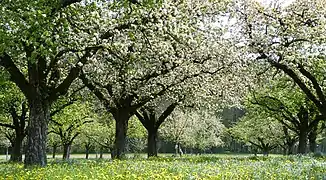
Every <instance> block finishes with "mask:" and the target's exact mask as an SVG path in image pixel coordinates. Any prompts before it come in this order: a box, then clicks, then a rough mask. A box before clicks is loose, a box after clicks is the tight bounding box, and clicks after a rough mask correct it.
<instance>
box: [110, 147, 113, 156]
mask: <svg viewBox="0 0 326 180" xmlns="http://www.w3.org/2000/svg"><path fill="white" fill-rule="evenodd" d="M110 155H111V157H110V158H111V159H113V156H114V150H113V148H110Z"/></svg>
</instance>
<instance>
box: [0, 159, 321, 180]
mask: <svg viewBox="0 0 326 180" xmlns="http://www.w3.org/2000/svg"><path fill="white" fill-rule="evenodd" d="M73 157H75V158H76V159H71V160H69V161H66V162H63V161H61V160H59V159H55V160H51V159H49V165H48V166H47V167H45V168H30V169H24V166H23V164H12V163H7V162H2V163H0V179H76V180H77V179H78V180H79V179H189V180H190V179H297V180H298V179H326V160H325V159H322V158H319V159H316V158H312V157H309V156H289V157H283V156H274V157H267V158H266V157H253V156H250V157H248V156H247V157H246V156H244V155H201V156H184V157H181V158H180V157H176V158H173V157H170V155H169V157H160V158H153V159H145V158H142V157H140V158H130V159H126V160H121V161H111V160H108V159H102V160H100V159H90V160H84V159H79V158H78V157H81V156H79V155H73ZM82 157H84V156H82Z"/></svg>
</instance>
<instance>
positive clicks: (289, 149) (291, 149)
mask: <svg viewBox="0 0 326 180" xmlns="http://www.w3.org/2000/svg"><path fill="white" fill-rule="evenodd" d="M294 144H295V141H293V142H292V143H289V144H288V145H287V155H291V154H293V149H294Z"/></svg>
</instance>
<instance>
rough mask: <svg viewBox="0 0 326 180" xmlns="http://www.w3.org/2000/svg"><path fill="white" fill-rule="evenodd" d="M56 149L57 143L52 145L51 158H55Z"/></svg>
mask: <svg viewBox="0 0 326 180" xmlns="http://www.w3.org/2000/svg"><path fill="white" fill-rule="evenodd" d="M56 151H57V145H54V146H53V147H52V158H53V159H55V153H56Z"/></svg>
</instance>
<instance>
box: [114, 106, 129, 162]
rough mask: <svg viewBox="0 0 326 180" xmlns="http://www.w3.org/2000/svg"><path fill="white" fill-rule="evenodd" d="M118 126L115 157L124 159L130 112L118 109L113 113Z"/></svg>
mask: <svg viewBox="0 0 326 180" xmlns="http://www.w3.org/2000/svg"><path fill="white" fill-rule="evenodd" d="M113 116H114V119H115V122H116V128H115V142H114V150H113V156H112V158H113V159H122V158H124V157H125V146H126V136H127V129H128V121H129V118H130V116H129V114H128V113H127V112H124V111H121V110H118V112H117V113H114V114H113Z"/></svg>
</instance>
